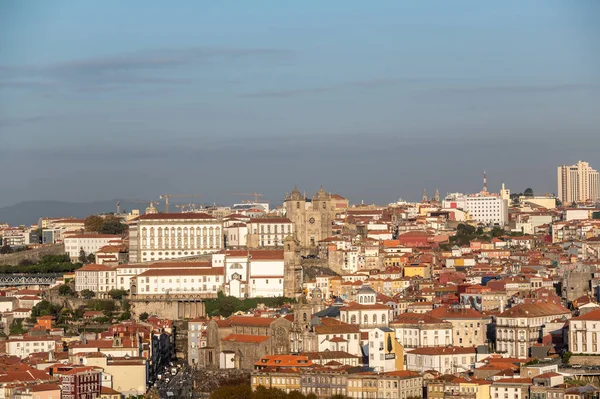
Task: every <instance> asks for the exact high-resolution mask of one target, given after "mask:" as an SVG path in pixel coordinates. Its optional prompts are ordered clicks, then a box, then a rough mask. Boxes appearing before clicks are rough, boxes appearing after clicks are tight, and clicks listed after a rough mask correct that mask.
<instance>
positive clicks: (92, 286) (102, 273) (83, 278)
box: [75, 264, 117, 292]
mask: <svg viewBox="0 0 600 399" xmlns="http://www.w3.org/2000/svg"><path fill="white" fill-rule="evenodd" d="M115 288H117V271H116V269H114V268H112V267H108V266H104V265H95V264H90V265H85V266H83V267H82V268H80V269H77V270H75V291H77V292H81V291H83V290H90V291H93V292H108V291H110V290H112V289H115Z"/></svg>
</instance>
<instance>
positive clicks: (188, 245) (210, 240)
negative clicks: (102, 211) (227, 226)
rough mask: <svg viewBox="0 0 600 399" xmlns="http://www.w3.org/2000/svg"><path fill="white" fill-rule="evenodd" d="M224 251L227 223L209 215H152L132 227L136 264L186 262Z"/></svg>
mask: <svg viewBox="0 0 600 399" xmlns="http://www.w3.org/2000/svg"><path fill="white" fill-rule="evenodd" d="M222 249H223V223H222V222H221V221H219V220H218V219H216V218H214V217H213V216H210V215H208V214H206V213H191V212H190V213H150V214H145V215H141V216H140V217H138V218H137V220H134V221H132V222H131V223H130V225H129V260H130V262H132V263H136V262H148V261H157V260H167V259H177V258H185V257H188V256H196V255H203V254H209V253H214V252H218V251H220V250H222Z"/></svg>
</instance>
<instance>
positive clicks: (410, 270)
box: [404, 264, 431, 279]
mask: <svg viewBox="0 0 600 399" xmlns="http://www.w3.org/2000/svg"><path fill="white" fill-rule="evenodd" d="M404 277H422V278H425V279H427V278H431V268H430V267H429V265H424V264H421V265H411V266H405V267H404Z"/></svg>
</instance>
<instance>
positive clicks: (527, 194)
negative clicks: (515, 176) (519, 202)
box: [523, 188, 533, 197]
mask: <svg viewBox="0 0 600 399" xmlns="http://www.w3.org/2000/svg"><path fill="white" fill-rule="evenodd" d="M523 196H525V197H533V189H531V188H527V189H525V191H523Z"/></svg>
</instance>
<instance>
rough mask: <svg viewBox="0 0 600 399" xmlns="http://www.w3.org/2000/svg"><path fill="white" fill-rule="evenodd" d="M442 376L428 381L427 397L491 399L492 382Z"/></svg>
mask: <svg viewBox="0 0 600 399" xmlns="http://www.w3.org/2000/svg"><path fill="white" fill-rule="evenodd" d="M447 377H448V376H442V377H441V378H439V379H437V380H431V381H428V383H427V398H428V399H429V398H431V399H442V398H444V397H448V398H450V397H451V398H452V399H489V398H490V386H491V384H492V383H491V382H490V381H487V380H480V379H475V378H473V379H469V380H467V379H465V378H462V377H455V378H452V379H448V378H447Z"/></svg>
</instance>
